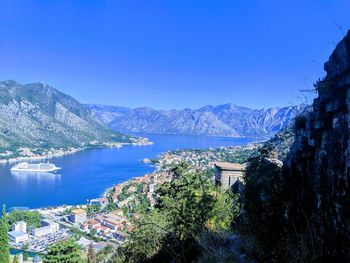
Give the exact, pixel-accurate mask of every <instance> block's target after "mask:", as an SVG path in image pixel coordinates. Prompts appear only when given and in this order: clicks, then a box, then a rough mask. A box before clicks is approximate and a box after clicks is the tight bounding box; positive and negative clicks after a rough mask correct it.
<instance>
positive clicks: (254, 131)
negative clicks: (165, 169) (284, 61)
mask: <svg viewBox="0 0 350 263" xmlns="http://www.w3.org/2000/svg"><path fill="white" fill-rule="evenodd" d="M87 106H88V107H89V108H90V109H91V110H92V112H93V113H94V114H95V116H96V117H97V118H99V119H100V120H101V121H103V122H104V123H105V124H107V125H108V126H109V127H110V128H112V129H114V130H116V131H119V132H131V133H163V134H179V135H195V136H223V137H251V138H258V139H267V138H269V137H271V136H273V135H274V134H276V133H277V132H278V131H280V130H281V129H282V128H284V127H286V126H287V125H288V124H289V123H290V121H291V120H292V119H294V118H295V117H296V116H297V115H298V114H300V113H301V112H303V111H304V110H305V109H306V108H307V107H308V106H307V105H306V104H301V105H297V106H286V107H273V108H267V109H250V108H247V107H242V106H237V105H235V104H233V103H227V104H222V105H217V106H213V105H205V106H203V107H200V108H198V109H190V108H186V109H181V110H174V109H172V110H156V109H153V108H150V107H137V108H127V107H118V106H112V105H107V106H105V105H103V104H87Z"/></svg>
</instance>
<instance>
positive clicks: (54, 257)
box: [44, 239, 83, 263]
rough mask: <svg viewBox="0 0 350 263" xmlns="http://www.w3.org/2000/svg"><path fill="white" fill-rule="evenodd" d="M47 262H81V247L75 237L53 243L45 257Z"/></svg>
mask: <svg viewBox="0 0 350 263" xmlns="http://www.w3.org/2000/svg"><path fill="white" fill-rule="evenodd" d="M44 262H45V263H81V262H83V261H82V258H81V249H80V247H79V245H78V244H77V243H76V242H75V240H74V239H68V240H65V241H62V242H60V243H56V244H52V245H51V246H49V248H48V250H47V255H46V256H45V257H44Z"/></svg>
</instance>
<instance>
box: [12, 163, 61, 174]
mask: <svg viewBox="0 0 350 263" xmlns="http://www.w3.org/2000/svg"><path fill="white" fill-rule="evenodd" d="M60 169H61V168H60V167H57V166H56V165H54V164H52V163H49V162H47V163H26V162H24V163H19V164H16V165H14V166H13V167H12V168H11V171H12V172H36V173H37V172H40V173H41V172H42V173H47V172H55V171H58V170H60Z"/></svg>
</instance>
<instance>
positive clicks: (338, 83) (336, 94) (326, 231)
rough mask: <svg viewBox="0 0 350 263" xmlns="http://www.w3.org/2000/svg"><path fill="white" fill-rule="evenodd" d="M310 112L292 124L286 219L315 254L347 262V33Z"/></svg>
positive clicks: (349, 202) (349, 92)
mask: <svg viewBox="0 0 350 263" xmlns="http://www.w3.org/2000/svg"><path fill="white" fill-rule="evenodd" d="M325 70H326V72H327V76H326V77H325V79H324V80H322V81H319V82H318V83H317V85H316V89H317V90H318V95H319V96H318V98H316V99H315V100H314V103H313V111H312V112H310V113H308V114H307V115H306V116H304V117H299V118H298V119H297V120H296V141H295V143H294V145H293V147H292V150H291V154H290V156H289V158H288V160H287V163H286V167H287V169H286V171H285V172H286V174H287V178H288V180H289V188H290V189H293V191H292V192H291V193H290V198H289V200H290V203H289V204H288V209H287V212H286V215H285V217H286V219H287V221H288V223H289V224H290V226H291V228H293V229H295V231H296V232H298V231H300V232H303V233H305V235H306V236H307V238H308V239H310V240H311V241H312V242H313V245H314V246H315V249H317V251H318V252H317V253H322V258H324V259H327V260H340V261H333V262H349V255H350V251H349V247H350V245H349V244H350V240H349V236H350V186H349V183H350V181H349V179H350V137H349V130H350V127H349V126H350V31H349V32H348V34H347V36H346V37H345V38H344V39H343V40H342V41H341V42H340V43H339V44H338V45H337V47H336V49H335V50H334V52H333V53H332V55H331V56H330V58H329V61H328V62H327V63H325Z"/></svg>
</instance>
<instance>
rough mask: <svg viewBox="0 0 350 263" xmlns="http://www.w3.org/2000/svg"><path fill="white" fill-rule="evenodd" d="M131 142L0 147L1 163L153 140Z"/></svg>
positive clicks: (46, 157) (149, 142)
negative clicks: (10, 148)
mask: <svg viewBox="0 0 350 263" xmlns="http://www.w3.org/2000/svg"><path fill="white" fill-rule="evenodd" d="M130 140H131V142H130V143H123V142H101V141H90V142H89V143H88V144H86V145H82V146H81V147H65V148H63V147H62V148H53V147H49V148H30V147H19V148H18V149H14V150H3V149H1V148H0V164H1V163H13V162H19V161H27V160H32V161H33V160H43V159H50V158H53V157H60V156H64V155H69V154H74V153H76V152H79V151H82V150H84V149H88V148H98V147H103V148H120V147H123V146H126V145H133V146H147V145H152V144H153V142H152V141H150V140H148V139H147V138H143V137H138V138H135V139H134V138H131V139H130Z"/></svg>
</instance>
